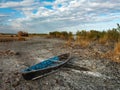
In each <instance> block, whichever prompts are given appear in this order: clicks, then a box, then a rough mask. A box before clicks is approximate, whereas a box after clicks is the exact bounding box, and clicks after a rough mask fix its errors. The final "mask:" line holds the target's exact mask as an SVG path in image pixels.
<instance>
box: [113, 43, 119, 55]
mask: <svg viewBox="0 0 120 90" xmlns="http://www.w3.org/2000/svg"><path fill="white" fill-rule="evenodd" d="M114 54H117V55H120V42H118V43H116V44H115V48H114Z"/></svg>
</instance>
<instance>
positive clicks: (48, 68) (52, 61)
mask: <svg viewBox="0 0 120 90" xmlns="http://www.w3.org/2000/svg"><path fill="white" fill-rule="evenodd" d="M70 58H71V56H70V54H69V53H66V54H62V55H59V56H55V57H52V58H49V59H47V60H45V61H43V62H40V63H38V64H35V65H33V66H31V67H28V68H26V69H24V70H22V76H23V78H24V79H25V80H34V79H37V78H40V77H44V76H46V75H47V74H49V73H51V72H52V71H54V70H57V69H59V68H60V67H62V66H63V65H65V64H66V63H67V62H68V61H69V60H70Z"/></svg>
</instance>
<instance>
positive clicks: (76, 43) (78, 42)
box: [75, 39, 90, 48]
mask: <svg viewBox="0 0 120 90" xmlns="http://www.w3.org/2000/svg"><path fill="white" fill-rule="evenodd" d="M75 45H80V46H81V47H83V48H86V47H88V46H89V45H90V41H89V40H83V39H81V40H78V41H76V42H75Z"/></svg>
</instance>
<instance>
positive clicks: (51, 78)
mask: <svg viewBox="0 0 120 90" xmlns="http://www.w3.org/2000/svg"><path fill="white" fill-rule="evenodd" d="M111 48H112V47H105V46H102V45H97V44H94V45H91V46H90V47H88V48H81V47H80V46H76V47H74V46H73V47H67V46H65V41H63V40H58V39H46V38H31V39H28V40H27V41H21V42H17V41H15V42H2V43H0V90H120V64H119V63H115V62H112V61H111V60H107V59H105V58H100V57H99V55H98V54H97V55H96V53H104V52H107V51H108V50H109V49H111ZM66 52H71V54H72V58H71V60H70V62H68V64H67V65H66V66H64V67H62V68H60V69H58V70H57V71H56V72H55V73H53V74H51V75H48V76H46V77H43V78H40V79H37V80H34V81H26V80H24V79H23V77H22V75H21V73H20V71H21V70H22V69H24V68H26V67H29V66H31V65H33V64H36V63H38V62H40V61H42V60H45V59H47V58H49V57H52V56H55V55H60V54H63V53H66Z"/></svg>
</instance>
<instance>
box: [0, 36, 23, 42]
mask: <svg viewBox="0 0 120 90" xmlns="http://www.w3.org/2000/svg"><path fill="white" fill-rule="evenodd" d="M11 41H25V38H23V37H9V36H8V37H7V36H5V37H4V36H3V37H0V42H11Z"/></svg>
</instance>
